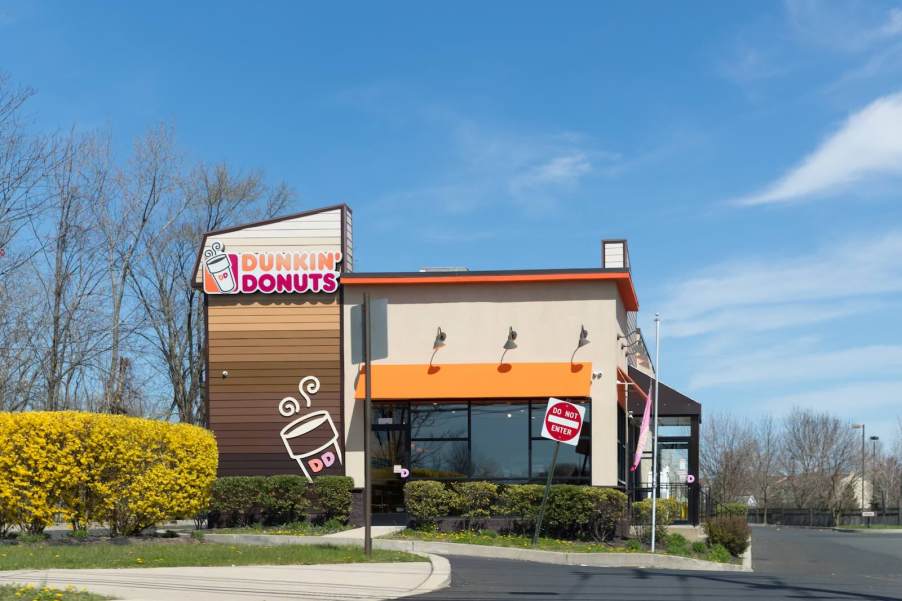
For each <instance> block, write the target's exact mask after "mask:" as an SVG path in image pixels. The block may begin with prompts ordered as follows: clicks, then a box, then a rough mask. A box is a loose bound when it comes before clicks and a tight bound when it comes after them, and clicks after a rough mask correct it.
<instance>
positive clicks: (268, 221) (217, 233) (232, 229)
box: [191, 203, 353, 288]
mask: <svg viewBox="0 0 902 601" xmlns="http://www.w3.org/2000/svg"><path fill="white" fill-rule="evenodd" d="M337 210H341V211H344V212H345V213H348V214H353V211H352V210H351V207H349V206H348V205H347V204H345V203H340V204H337V205H330V206H328V207H321V208H319V209H310V210H309V211H301V212H300V213H291V214H290V215H283V216H281V217H273V218H272V219H264V220H262V221H252V222H251V223H244V224H241V225H236V226H233V227H227V228H224V229H221V230H210V231H209V232H204V235H203V237H202V238H201V240H200V247H199V248H198V250H197V259H195V261H194V270H193V271H192V272H191V286H193V287H194V288H203V286H202V285H199V284H198V283H197V270H198V269H200V259H201V257H202V256H203V253H204V246H206V245H207V238H208V237H209V236H221V235H222V234H230V233H232V232H237V231H239V230H245V229H247V228H250V227H258V226H261V225H269V224H271V223H278V222H279V221H288V220H289V219H297V218H298V217H308V216H310V215H316V214H317V213H326V212H328V211H337ZM342 236H344V232H342Z"/></svg>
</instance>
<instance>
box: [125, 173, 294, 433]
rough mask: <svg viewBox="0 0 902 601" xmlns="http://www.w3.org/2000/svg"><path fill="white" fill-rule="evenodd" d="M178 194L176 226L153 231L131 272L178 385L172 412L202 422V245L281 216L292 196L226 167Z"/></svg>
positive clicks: (173, 212) (192, 180) (173, 207)
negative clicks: (246, 224)
mask: <svg viewBox="0 0 902 601" xmlns="http://www.w3.org/2000/svg"><path fill="white" fill-rule="evenodd" d="M179 191H180V196H179V198H178V200H177V201H176V202H173V203H171V204H170V205H169V207H168V215H167V217H166V221H167V222H168V223H171V225H170V226H168V227H165V228H161V229H159V230H157V231H154V232H151V233H149V234H148V236H147V237H146V238H145V240H144V242H143V247H142V252H141V261H142V264H143V265H144V268H143V269H141V270H132V271H131V272H130V274H129V275H130V282H131V284H132V288H133V290H134V294H135V296H136V298H137V299H138V300H139V302H140V304H141V307H142V308H143V312H144V330H145V333H144V336H145V337H146V338H147V340H148V341H149V342H150V344H151V346H152V347H153V349H154V351H155V352H156V354H157V356H158V358H159V359H160V360H161V362H162V363H161V367H163V368H164V369H165V374H166V377H167V378H168V380H169V383H170V385H171V388H172V401H171V407H170V410H171V411H172V413H174V414H177V415H178V417H179V419H180V420H181V421H184V422H188V423H195V424H204V423H206V413H205V410H204V409H205V408H204V406H203V402H202V400H203V388H202V387H203V348H204V344H205V343H206V341H205V339H204V322H203V318H204V315H203V301H202V294H200V293H199V292H198V291H197V290H196V289H195V288H194V286H193V282H194V275H195V274H194V272H193V270H194V267H195V260H196V257H197V252H198V245H199V244H200V241H201V239H202V237H203V234H204V233H205V232H207V231H211V230H216V229H221V228H223V227H226V226H228V225H234V224H236V223H240V222H242V221H247V220H254V219H262V218H268V217H271V216H273V215H275V214H276V213H278V212H280V211H282V210H283V209H284V207H285V205H286V204H287V203H288V202H289V200H290V199H291V196H292V194H291V192H290V191H289V190H288V188H287V187H286V186H284V185H279V186H275V187H269V186H267V185H266V184H265V183H264V179H263V175H262V173H260V172H253V173H251V174H249V175H240V174H236V173H234V172H232V171H231V170H230V169H229V168H228V167H227V166H225V165H217V166H215V167H207V166H204V165H199V166H198V167H196V168H195V169H194V170H192V171H191V172H190V173H189V174H188V175H187V176H185V177H183V178H182V180H181V182H180V186H179Z"/></svg>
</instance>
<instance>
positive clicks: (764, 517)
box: [748, 507, 902, 528]
mask: <svg viewBox="0 0 902 601" xmlns="http://www.w3.org/2000/svg"><path fill="white" fill-rule="evenodd" d="M874 513H875V515H874V516H873V517H870V518H868V517H863V516H862V515H861V512H860V511H856V512H846V513H841V514H834V513H833V512H832V511H824V510H818V509H787V508H781V507H777V508H773V509H771V508H768V509H767V511H766V512H765V511H764V509H760V508H751V509H749V512H748V520H749V523H750V524H774V525H777V526H807V527H812V528H834V527H837V526H866V525H867V524H868V523H870V524H871V525H893V526H898V525H902V511H900V510H899V509H898V508H896V509H885V510H877V511H875V512H874Z"/></svg>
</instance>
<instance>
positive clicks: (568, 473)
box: [532, 438, 590, 482]
mask: <svg viewBox="0 0 902 601" xmlns="http://www.w3.org/2000/svg"><path fill="white" fill-rule="evenodd" d="M587 446H588V445H587ZM579 450H582V448H578V447H574V446H571V445H568V444H562V445H561V448H560V450H559V451H558V455H557V464H556V465H555V466H554V478H553V481H555V482H588V481H589V467H590V465H589V456H588V455H583V454H581V453H579V452H577V451H579ZM553 454H554V442H553V441H551V440H547V439H545V438H540V439H538V440H533V441H532V477H533V479H538V480H544V479H545V478H547V477H548V468H549V466H550V465H551V456H552V455H553Z"/></svg>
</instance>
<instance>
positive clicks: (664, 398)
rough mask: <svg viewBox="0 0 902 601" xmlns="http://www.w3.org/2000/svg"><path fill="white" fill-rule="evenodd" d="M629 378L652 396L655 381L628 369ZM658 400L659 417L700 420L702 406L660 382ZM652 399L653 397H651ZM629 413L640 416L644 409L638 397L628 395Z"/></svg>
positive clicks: (638, 371) (632, 368) (644, 374)
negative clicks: (688, 417)
mask: <svg viewBox="0 0 902 601" xmlns="http://www.w3.org/2000/svg"><path fill="white" fill-rule="evenodd" d="M629 376H630V378H632V379H633V380H635V382H636V383H637V384H638V385H639V386H641V387H642V388H644V389H645V390H647V391H648V392H649V394H652V395H653V394H654V391H653V389H654V382H655V379H654V378H653V377H651V376H649V375H648V374H646V373H644V372H642V371H640V370H638V369H636V368H635V367H630V368H629ZM660 394H661V396H660V398H659V399H658V410H659V412H660V414H661V415H697V416H698V420H699V421H701V419H702V405H701V403H699V402H698V401H696V400H693V399H691V398H689V397H687V396H686V395H685V394H683V393H682V392H680V391H678V390H675V389H673V388H671V387H670V386H668V385H667V384H665V383H664V382H661V386H660ZM652 398H654V397H652ZM629 409H630V411H632V412H633V413H635V414H637V415H641V414H642V411H643V410H644V409H645V405H644V403H643V400H642V399H640V398H639V397H638V395H630V407H629Z"/></svg>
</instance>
